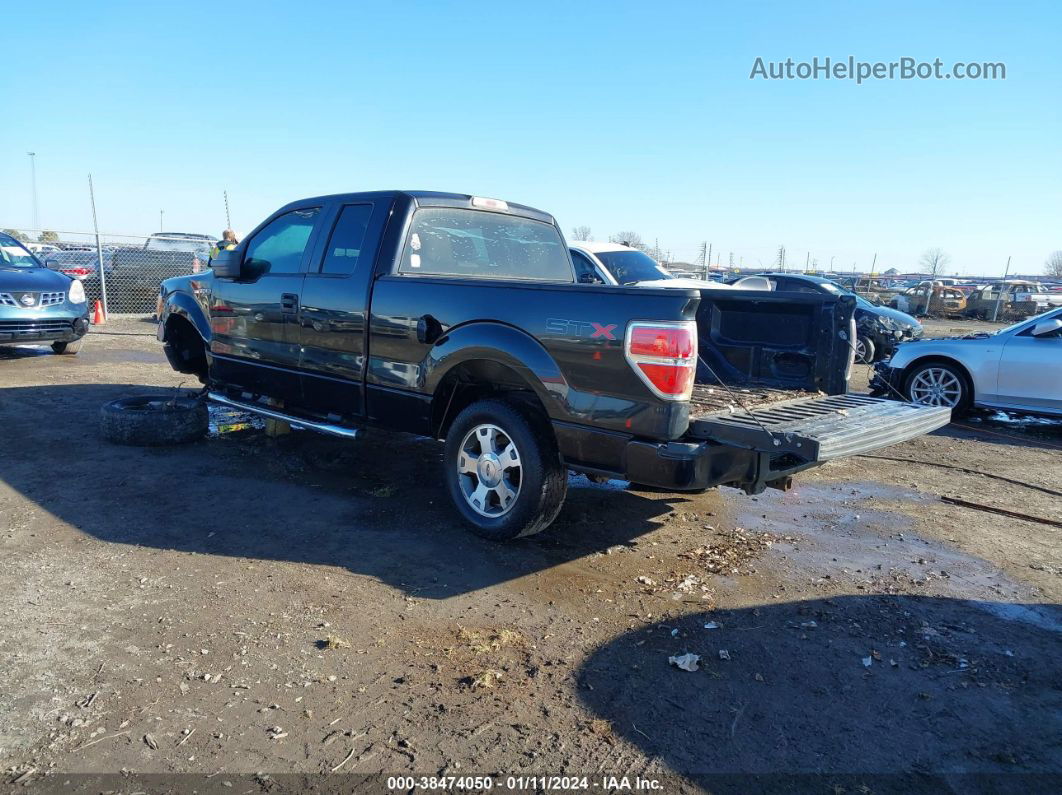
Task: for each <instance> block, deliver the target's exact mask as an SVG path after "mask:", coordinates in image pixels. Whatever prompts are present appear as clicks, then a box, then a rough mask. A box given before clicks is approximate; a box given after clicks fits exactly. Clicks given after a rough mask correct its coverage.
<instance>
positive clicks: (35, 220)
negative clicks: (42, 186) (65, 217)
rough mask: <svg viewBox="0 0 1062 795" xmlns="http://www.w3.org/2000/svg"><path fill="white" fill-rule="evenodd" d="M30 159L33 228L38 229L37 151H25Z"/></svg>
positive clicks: (39, 222) (39, 221)
mask: <svg viewBox="0 0 1062 795" xmlns="http://www.w3.org/2000/svg"><path fill="white" fill-rule="evenodd" d="M26 154H27V155H29V159H30V184H31V185H32V186H33V228H34V229H36V230H38V231H40V228H41V218H40V212H39V211H38V209H37V153H36V152H26Z"/></svg>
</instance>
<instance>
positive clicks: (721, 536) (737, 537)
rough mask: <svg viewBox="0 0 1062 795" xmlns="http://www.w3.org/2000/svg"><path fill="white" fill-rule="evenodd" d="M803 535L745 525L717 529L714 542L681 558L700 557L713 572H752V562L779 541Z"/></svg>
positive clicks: (681, 555)
mask: <svg viewBox="0 0 1062 795" xmlns="http://www.w3.org/2000/svg"><path fill="white" fill-rule="evenodd" d="M798 540H799V539H797V538H795V537H793V536H788V535H777V534H775V533H765V532H761V533H756V532H753V531H751V530H746V529H744V528H742V527H735V528H733V529H730V530H716V531H715V536H714V540H713V541H712V542H711V543H708V544H704V545H702V546H699V547H696V548H694V549H691V550H689V551H687V552H682V553H680V554H679V557H680V558H686V559H688V560H693V561H696V562H697V563H698V564H700V565H701V566H703V567H704V569H705V570H706V571H707V572H709V573H710V574H752V573H753V571H754V570H753V569H752V567H751V566H750V565H749V564H750V563H751V562H752V561H753V560H755V559H756V558H758V557H760V556H761V555H762V554H763V553H764V552H766V551H767V550H768V549H770V548H771V547H772V546H773V545H774V544H776V543H779V542H790V543H792V542H795V541H798Z"/></svg>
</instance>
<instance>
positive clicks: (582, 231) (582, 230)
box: [572, 224, 594, 240]
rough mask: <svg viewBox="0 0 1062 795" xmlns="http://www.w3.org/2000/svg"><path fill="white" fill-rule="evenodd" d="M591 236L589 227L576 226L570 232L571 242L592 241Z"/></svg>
mask: <svg viewBox="0 0 1062 795" xmlns="http://www.w3.org/2000/svg"><path fill="white" fill-rule="evenodd" d="M593 239H594V238H593V236H592V235H591V234H590V227H589V226H586V225H585V224H584V225H583V226H577V227H575V229H573V230H572V240H593Z"/></svg>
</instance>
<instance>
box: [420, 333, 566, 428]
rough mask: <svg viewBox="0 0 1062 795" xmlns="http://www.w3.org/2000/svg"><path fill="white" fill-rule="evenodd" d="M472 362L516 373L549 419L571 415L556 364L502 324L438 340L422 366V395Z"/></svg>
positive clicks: (539, 347) (535, 344)
mask: <svg viewBox="0 0 1062 795" xmlns="http://www.w3.org/2000/svg"><path fill="white" fill-rule="evenodd" d="M473 361H488V362H496V363H498V364H502V365H505V366H506V367H508V368H510V369H511V370H513V371H515V372H516V373H517V374H518V375H520V377H521V378H523V380H524V381H526V382H527V384H528V385H529V386H530V387H531V389H532V390H534V392H535V394H536V395H537V396H538V398H539V400H540V401H541V402H542V405H543V406H545V408H546V411H547V412H548V413H549V414H550V416H552V417H555V418H564V417H566V416H567V415H568V414H569V413H570V410H569V407H568V398H569V392H570V388H569V386H568V382H567V381H566V380H565V378H564V376H563V375H562V374H561V370H560V367H559V366H558V365H557V362H556V361H554V359H553V357H552V356H550V355H549V353H548V352H547V351H546V349H545V348H544V347H542V345H541V344H540V343H539V342H538V340H536V339H535V338H534V337H532V336H531V335H530V334H527V333H526V332H523V331H520V330H519V329H517V328H514V327H512V326H508V325H505V324H504V323H493V322H472V323H467V324H465V325H462V326H458V327H457V328H454V329H452V330H451V331H449V332H447V333H446V334H444V335H443V336H442V337H440V338H439V340H438V342H437V343H436V344H435V345H434V346H433V347H432V349H431V351H430V352H429V353H428V356H427V359H426V360H425V362H424V390H425V392H427V393H428V394H431V395H434V394H435V392H436V391H437V390H438V388H439V385H440V384H441V383H442V381H443V379H444V378H446V376H447V374H448V373H450V372H451V371H452V370H453V368H455V367H457V366H459V365H461V364H463V363H465V362H473Z"/></svg>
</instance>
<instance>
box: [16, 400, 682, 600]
mask: <svg viewBox="0 0 1062 795" xmlns="http://www.w3.org/2000/svg"><path fill="white" fill-rule="evenodd" d="M160 391H161V390H159V388H158V387H144V386H137V385H131V384H79V385H62V386H34V387H18V388H7V389H0V427H2V428H4V436H5V438H4V443H3V445H2V446H0V479H2V480H3V481H4V482H6V483H7V484H8V485H9V486H11V487H12V488H13V489H15V490H17V491H18V492H20V493H21V494H23V495H25V496H26V497H28V498H29V499H31V500H33V501H34V502H36V503H37V504H38V505H39V506H40V507H41V508H42V509H43V510H45V511H48V512H49V513H51V514H53V515H54V516H55V517H57V518H58V519H59V520H61V521H63V522H66V523H68V524H70V525H71V526H73V527H75V528H77V529H78V530H80V531H82V532H84V533H87V534H89V535H91V536H93V537H95V538H98V539H100V540H102V541H107V542H111V543H120V544H135V545H138V546H144V547H155V548H158V549H169V550H179V551H185V552H196V553H202V554H209V555H227V556H233V557H242V558H261V559H270V560H284V561H292V562H298V563H313V564H322V565H329V566H341V567H345V568H347V569H349V570H350V571H352V572H357V573H359V574H366V575H369V576H373V577H376V578H378V579H380V580H382V581H384V582H386V583H388V584H390V585H393V586H395V587H397V588H400V589H403V590H404V591H406V592H407V593H411V594H416V595H417V596H418V597H421V598H446V597H449V596H454V595H456V594H460V593H466V592H469V591H474V590H477V589H480V588H486V587H489V586H491V585H495V584H497V583H499V582H505V581H508V580H512V579H515V578H518V577H522V576H524V575H527V574H531V573H534V572H537V571H540V570H544V569H548V568H551V567H554V566H557V565H561V564H563V563H566V562H568V561H571V560H575V559H578V558H581V557H584V556H586V555H589V554H593V553H595V552H598V551H605V550H607V549H608V548H610V547H614V546H616V545H629V544H631V543H632V542H633V541H634V540H635V539H637V537H638V536H640V535H643V534H645V533H647V532H649V531H651V530H653V529H654V528H656V527H657V526H659V524H661V523H662V517H664V516H666V515H667V514H668V513H670V512H671V511H672V509H673V507H674V506H675V505H677V504H680V503H681V502H683V501H685V498H684V497H682V496H681V495H666V496H664V495H648V496H640V495H638V494H636V493H632V492H629V491H626V490H622V489H617V488H615V486H614V484H613V486H612V487H609V486H604V487H602V486H597V487H592V486H590V485H589V484H588V483H587V482H586V481H585V479H581V478H580V479H579V480H578V481H577V483H579V484H584V487H582V488H573V489H570V491H569V499H568V501H567V503H566V505H565V508H564V510H563V511H562V513H561V516H560V517H559V518H558V520H557V522H556V523H555V524H554V526H553V527H551V528H550V529H549V530H547V531H546V532H545V533H543V534H541V535H540V536H536V537H534V538H531V539H526V540H522V541H520V542H516V543H513V544H508V545H505V544H492V543H489V542H486V541H482V540H480V539H478V538H476V537H474V536H472V535H471V534H470V533H469V532H468V531H467V530H466V529H465V528H464V526H463V525H462V524H461V522H460V521H459V520H458V518H457V517H456V515H455V514H454V512H453V509H452V508H451V506H450V503H449V498H448V496H447V495H446V493H445V491H444V488H443V485H442V483H441V479H440V476H439V456H440V452H441V446H440V445H439V444H437V443H435V442H432V441H430V440H423V439H417V438H414V437H409V436H394V435H385V434H371V433H370V434H366V436H365V438H364V439H359V440H357V441H354V442H349V441H346V440H342V439H334V438H330V437H324V436H320V435H317V434H314V433H310V432H294V433H292V434H290V435H289V436H285V437H280V438H277V439H272V438H268V437H266V436H265V434H264V433H263V432H262V431H260V430H257V429H250V430H243V431H236V432H232V433H223V434H220V435H214V436H212V437H211V438H208V439H206V440H203V441H201V442H197V443H193V444H190V445H185V446H180V447H168V448H137V447H123V446H119V445H112V444H110V443H107V442H104V441H102V440H101V439H100V438H99V437H98V433H97V423H98V411H99V407H100V405H101V404H103V403H105V402H106V401H108V400H112V399H115V398H117V397H121V396H126V395H131V394H142V393H158V392H160Z"/></svg>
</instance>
